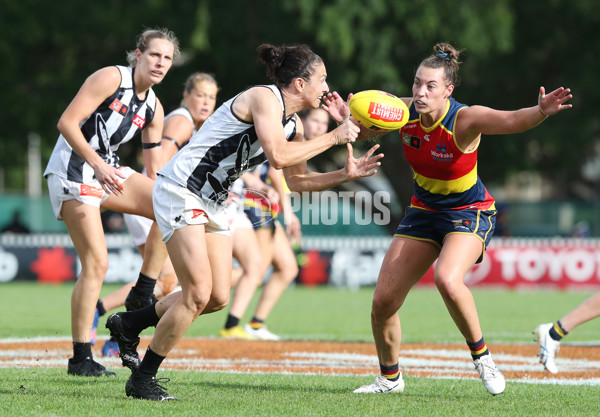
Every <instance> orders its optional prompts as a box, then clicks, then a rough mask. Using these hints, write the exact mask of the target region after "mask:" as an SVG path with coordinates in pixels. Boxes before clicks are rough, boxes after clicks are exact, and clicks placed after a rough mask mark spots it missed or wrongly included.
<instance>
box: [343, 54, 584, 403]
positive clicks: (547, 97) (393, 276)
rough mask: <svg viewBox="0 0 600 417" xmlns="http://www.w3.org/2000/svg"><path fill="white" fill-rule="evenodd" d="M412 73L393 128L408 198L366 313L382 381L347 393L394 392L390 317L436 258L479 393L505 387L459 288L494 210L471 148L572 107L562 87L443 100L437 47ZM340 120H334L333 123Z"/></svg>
mask: <svg viewBox="0 0 600 417" xmlns="http://www.w3.org/2000/svg"><path fill="white" fill-rule="evenodd" d="M434 51H435V53H434V54H433V55H431V56H429V57H428V58H426V59H424V60H423V61H422V62H421V64H420V65H419V67H418V68H417V71H416V74H415V78H414V82H413V87H412V93H413V96H412V97H411V98H403V99H402V100H403V101H404V102H405V104H406V105H407V106H408V107H409V111H410V115H409V120H408V122H407V123H406V125H404V127H402V128H401V130H400V135H401V138H402V142H403V147H404V153H405V155H406V158H407V160H408V162H409V163H410V164H411V166H412V169H413V171H414V188H415V194H414V196H413V197H412V200H411V205H410V207H408V209H407V210H406V216H405V217H404V218H403V219H402V221H401V223H400V225H399V226H398V229H397V230H396V233H395V235H394V239H393V240H392V243H391V244H390V247H389V249H388V251H387V254H386V256H385V258H384V260H383V264H382V266H381V270H380V272H379V277H378V280H377V285H376V288H375V293H374V295H373V303H372V310H371V324H372V330H373V336H374V338H375V346H376V348H377V356H378V359H379V364H380V371H381V374H380V375H379V376H378V377H377V378H376V379H375V382H373V383H372V384H368V385H365V386H363V387H360V388H358V389H356V390H355V391H354V392H355V393H359V394H360V393H388V392H402V391H403V390H404V381H403V379H402V373H401V372H400V369H399V363H398V359H399V356H400V342H401V337H402V333H401V330H400V319H399V317H398V314H397V313H398V310H399V309H400V307H402V304H403V303H404V300H405V299H406V296H407V294H408V292H409V291H410V289H411V288H412V286H413V285H414V284H415V283H416V282H417V281H419V279H421V277H422V276H423V274H425V272H426V271H427V270H428V269H429V267H431V265H432V264H433V262H434V261H435V260H436V259H437V264H436V267H435V271H434V279H435V284H436V286H437V288H438V291H439V292H440V294H441V296H442V298H443V300H444V303H445V304H446V307H447V309H448V311H449V313H450V316H451V317H452V319H453V320H454V323H455V324H456V326H457V327H458V329H459V331H460V332H461V333H462V335H463V336H464V338H465V339H466V343H467V346H468V349H469V351H470V352H471V355H472V358H473V364H474V366H475V368H476V370H477V372H478V373H479V376H480V378H481V380H482V381H483V385H484V387H485V388H486V389H487V390H488V391H489V392H490V393H491V394H494V395H495V394H500V393H502V392H503V391H504V388H505V380H504V376H503V375H502V373H501V372H500V371H499V370H498V368H497V367H496V365H495V364H494V361H493V360H492V356H491V355H490V351H489V349H488V347H487V345H486V343H485V340H484V338H483V333H482V331H481V327H480V324H479V318H478V316H477V309H476V307H475V302H474V300H473V296H472V295H471V292H470V291H469V289H468V288H467V286H466V285H465V283H464V278H465V274H466V273H467V271H469V269H471V267H472V266H473V265H475V264H476V263H478V262H481V260H482V259H483V253H484V251H485V248H486V246H487V244H488V242H489V241H490V238H491V237H492V234H493V232H494V224H495V216H496V209H495V203H494V199H493V198H492V196H491V195H490V194H489V193H488V192H487V190H486V188H485V186H484V185H483V183H482V182H481V180H480V179H479V177H478V176H477V148H478V146H479V143H480V141H481V137H482V134H483V135H499V134H510V133H519V132H524V131H526V130H528V129H531V128H533V127H535V126H537V125H538V124H540V123H541V122H542V121H544V120H545V119H546V118H547V117H548V116H550V115H553V114H556V113H558V112H560V111H562V110H564V109H568V108H570V107H571V105H570V104H565V103H566V102H567V101H568V100H570V99H571V97H572V95H571V94H570V90H569V89H565V88H562V87H561V88H558V89H556V90H554V91H553V92H551V93H549V94H545V90H544V88H543V87H541V88H540V91H539V97H538V102H537V104H536V105H534V106H531V107H527V108H522V109H519V110H515V111H500V110H494V109H491V108H489V107H484V106H471V107H469V106H466V105H464V104H461V103H459V102H457V101H456V100H455V99H454V98H452V94H453V92H454V89H455V87H456V85H457V83H458V69H459V60H458V59H459V54H460V53H459V51H458V50H456V49H455V48H454V47H453V46H452V45H449V44H446V43H440V44H437V45H435V47H434ZM340 118H341V115H338V120H339V119H340Z"/></svg>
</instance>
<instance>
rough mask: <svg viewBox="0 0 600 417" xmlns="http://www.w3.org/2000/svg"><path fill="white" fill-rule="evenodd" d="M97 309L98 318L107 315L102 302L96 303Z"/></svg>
mask: <svg viewBox="0 0 600 417" xmlns="http://www.w3.org/2000/svg"><path fill="white" fill-rule="evenodd" d="M96 308H97V309H98V316H100V317H102V316H103V315H105V314H106V309H105V308H104V304H103V303H102V300H98V302H97V303H96Z"/></svg>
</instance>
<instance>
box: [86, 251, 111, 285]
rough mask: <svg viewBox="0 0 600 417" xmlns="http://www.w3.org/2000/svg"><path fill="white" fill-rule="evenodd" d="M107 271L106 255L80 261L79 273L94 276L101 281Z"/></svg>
mask: <svg viewBox="0 0 600 417" xmlns="http://www.w3.org/2000/svg"><path fill="white" fill-rule="evenodd" d="M107 272H108V257H99V258H94V259H93V260H88V261H82V262H81V275H83V276H85V277H88V276H89V277H94V278H95V279H96V280H98V281H100V282H102V281H103V280H104V277H105V276H106V273H107Z"/></svg>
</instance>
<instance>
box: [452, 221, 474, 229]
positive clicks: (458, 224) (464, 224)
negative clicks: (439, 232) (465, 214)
mask: <svg viewBox="0 0 600 417" xmlns="http://www.w3.org/2000/svg"><path fill="white" fill-rule="evenodd" d="M452 224H453V225H454V228H455V229H466V230H469V231H471V226H472V225H473V221H471V220H468V219H460V220H452Z"/></svg>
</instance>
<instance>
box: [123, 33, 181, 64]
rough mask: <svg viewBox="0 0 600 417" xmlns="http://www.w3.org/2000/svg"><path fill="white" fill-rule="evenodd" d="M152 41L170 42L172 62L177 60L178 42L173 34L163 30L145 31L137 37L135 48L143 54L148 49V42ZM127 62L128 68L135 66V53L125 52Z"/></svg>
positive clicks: (179, 52) (178, 53)
mask: <svg viewBox="0 0 600 417" xmlns="http://www.w3.org/2000/svg"><path fill="white" fill-rule="evenodd" d="M153 39H164V40H167V41H169V42H171V43H172V44H173V61H175V60H176V59H177V58H179V55H180V54H181V51H180V50H179V40H178V39H177V37H176V36H175V34H174V33H173V32H171V31H170V30H168V29H165V28H158V29H146V30H145V31H143V32H142V34H141V35H139V36H138V37H137V42H136V44H135V48H136V49H139V50H140V51H142V52H144V51H146V49H148V47H149V46H150V42H152V40H153ZM127 61H128V62H129V65H130V66H132V67H135V66H136V64H137V58H136V56H135V51H128V52H127Z"/></svg>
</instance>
